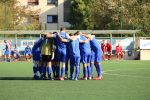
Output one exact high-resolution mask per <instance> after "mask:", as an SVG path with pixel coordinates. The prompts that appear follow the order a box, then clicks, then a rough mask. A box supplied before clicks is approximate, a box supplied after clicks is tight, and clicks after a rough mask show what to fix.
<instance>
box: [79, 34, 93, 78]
mask: <svg viewBox="0 0 150 100" xmlns="http://www.w3.org/2000/svg"><path fill="white" fill-rule="evenodd" d="M77 35H79V36H80V39H81V40H82V41H85V40H87V37H86V36H83V34H82V32H80V31H78V32H77ZM80 55H81V62H82V63H83V78H82V79H83V80H87V78H88V79H89V80H91V79H92V76H91V67H90V61H91V47H90V41H88V42H86V43H80Z"/></svg>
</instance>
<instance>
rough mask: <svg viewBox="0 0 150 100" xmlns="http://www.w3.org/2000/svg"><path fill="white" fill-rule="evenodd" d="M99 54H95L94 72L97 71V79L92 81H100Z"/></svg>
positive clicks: (100, 60) (100, 58)
mask: <svg viewBox="0 0 150 100" xmlns="http://www.w3.org/2000/svg"><path fill="white" fill-rule="evenodd" d="M101 55H102V54H101V52H99V51H98V52H96V53H95V61H94V62H95V63H94V64H95V68H96V71H97V77H96V78H94V80H100V79H102V67H101V63H100V62H102V56H101Z"/></svg>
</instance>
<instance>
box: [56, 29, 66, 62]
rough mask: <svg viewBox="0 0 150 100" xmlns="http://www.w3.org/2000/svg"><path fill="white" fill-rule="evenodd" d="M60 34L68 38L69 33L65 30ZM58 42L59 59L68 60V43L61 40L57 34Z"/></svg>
mask: <svg viewBox="0 0 150 100" xmlns="http://www.w3.org/2000/svg"><path fill="white" fill-rule="evenodd" d="M60 36H61V37H62V38H64V39H68V38H69V35H68V34H67V33H65V32H64V31H62V32H60ZM56 43H57V48H56V49H57V50H56V51H57V54H58V57H57V60H58V61H61V62H66V61H67V45H66V43H63V42H61V40H60V38H59V37H58V36H56Z"/></svg>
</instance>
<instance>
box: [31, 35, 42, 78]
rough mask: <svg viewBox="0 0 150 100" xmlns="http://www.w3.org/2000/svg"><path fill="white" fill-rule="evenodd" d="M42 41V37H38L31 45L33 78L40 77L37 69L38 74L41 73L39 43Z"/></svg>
mask: <svg viewBox="0 0 150 100" xmlns="http://www.w3.org/2000/svg"><path fill="white" fill-rule="evenodd" d="M42 41H43V38H40V39H39V40H37V41H36V42H35V43H34V45H33V47H32V56H33V57H32V59H33V64H34V65H33V73H34V76H33V78H34V79H40V78H39V76H38V71H39V72H40V74H41V75H40V76H42V75H43V68H42V62H41V60H42V57H41V50H40V47H41V44H42Z"/></svg>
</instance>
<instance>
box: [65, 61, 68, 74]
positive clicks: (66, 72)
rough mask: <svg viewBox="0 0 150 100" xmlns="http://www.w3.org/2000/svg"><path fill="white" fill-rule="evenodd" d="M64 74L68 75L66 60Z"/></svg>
mask: <svg viewBox="0 0 150 100" xmlns="http://www.w3.org/2000/svg"><path fill="white" fill-rule="evenodd" d="M65 75H66V76H68V62H66V67H65Z"/></svg>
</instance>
